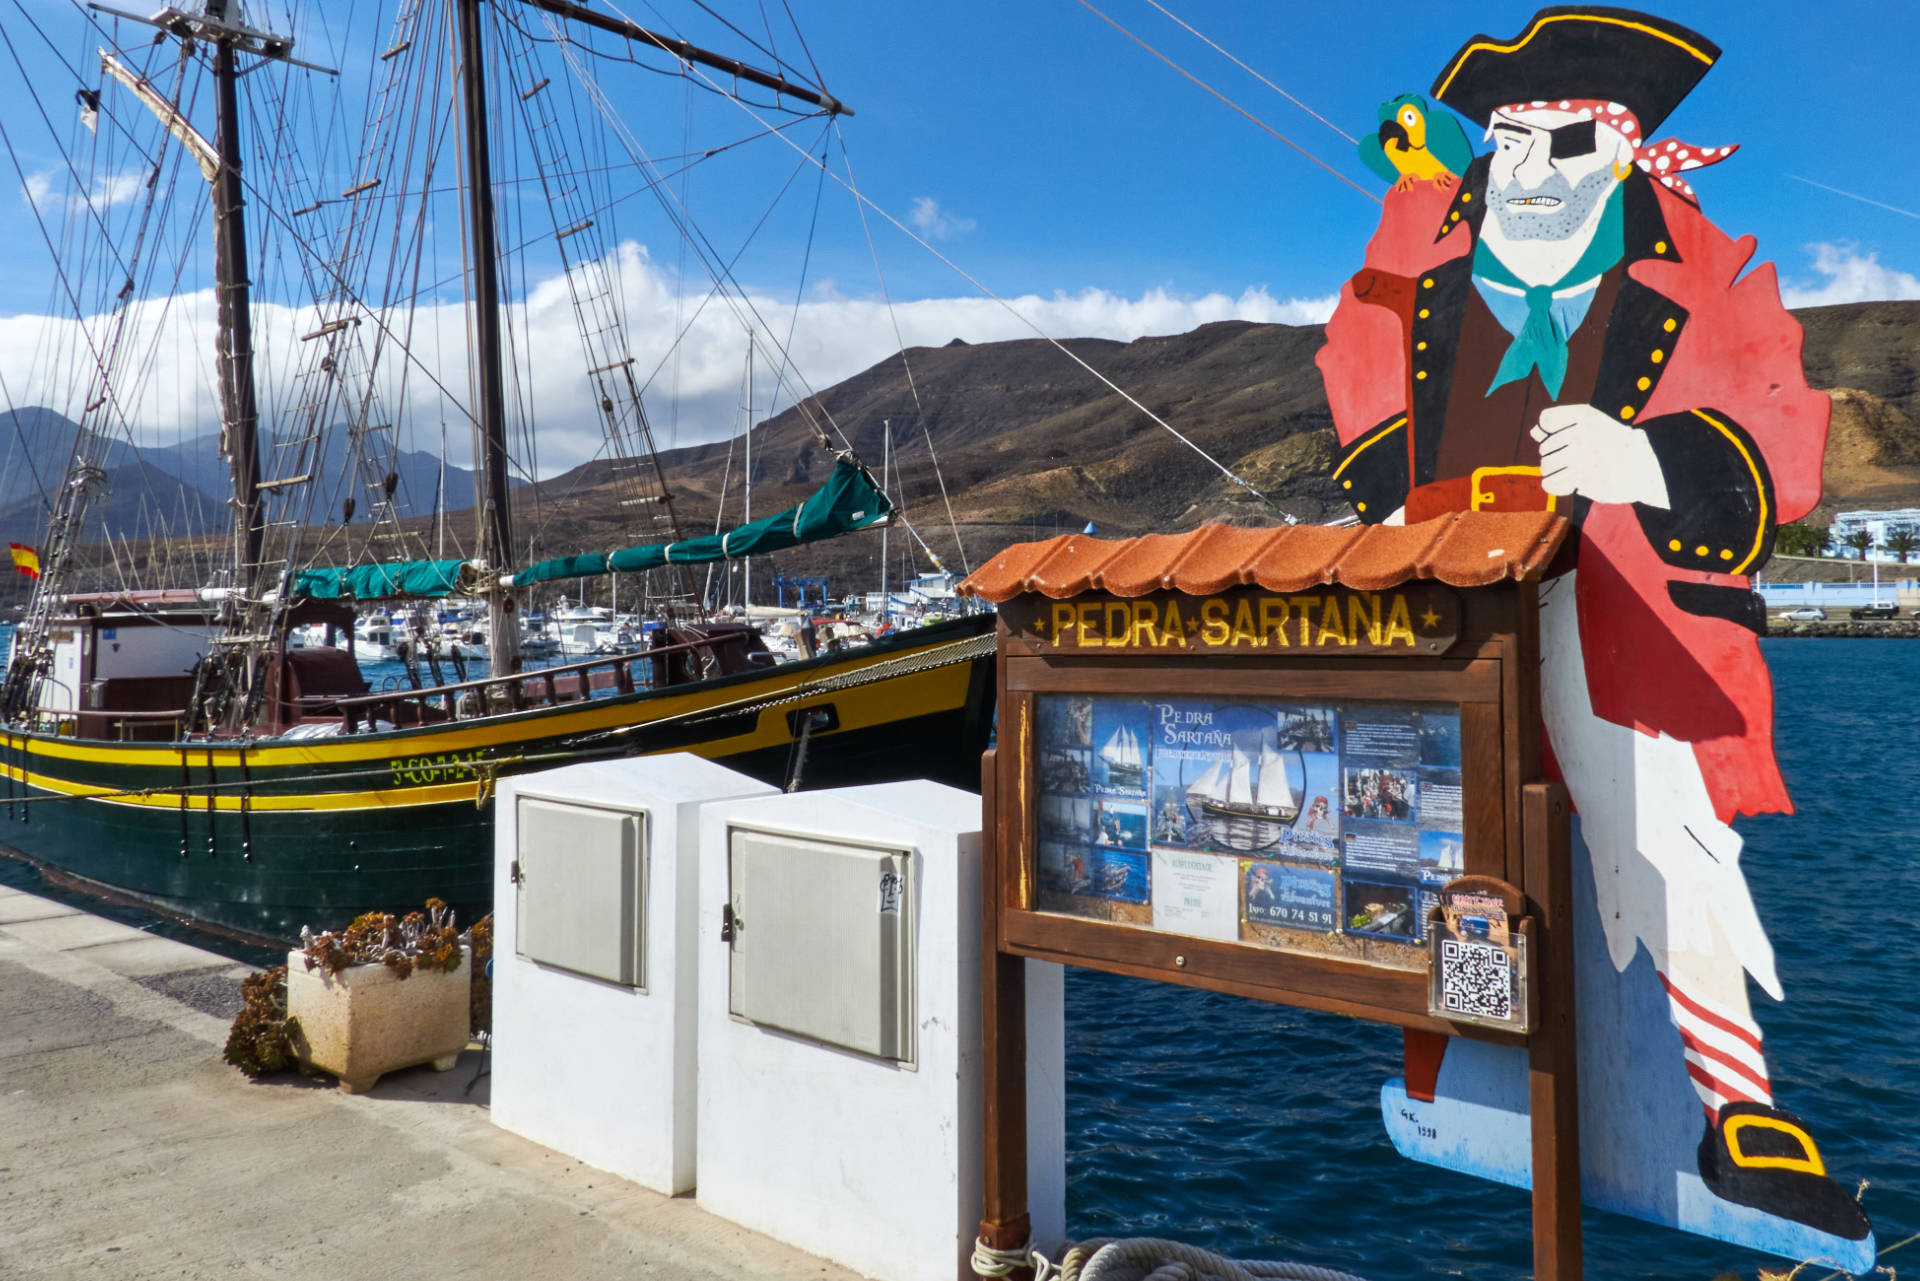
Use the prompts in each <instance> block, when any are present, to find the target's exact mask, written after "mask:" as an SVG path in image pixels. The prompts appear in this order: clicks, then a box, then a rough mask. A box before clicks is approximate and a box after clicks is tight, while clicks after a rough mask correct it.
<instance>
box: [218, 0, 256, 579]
mask: <svg viewBox="0 0 1920 1281" xmlns="http://www.w3.org/2000/svg"><path fill="white" fill-rule="evenodd" d="M226 10H227V0H208V4H207V16H208V17H209V18H212V19H214V20H215V21H225V20H226V18H227V12H226ZM213 81H214V89H215V93H214V104H215V105H214V118H215V126H214V149H215V150H216V151H217V152H218V153H219V156H220V175H219V177H218V178H217V179H215V181H214V184H213V247H214V254H213V270H214V284H215V288H214V296H215V298H216V300H217V303H218V316H219V322H220V350H219V369H220V412H221V417H222V419H223V420H224V421H223V423H222V428H223V430H222V431H221V437H222V439H221V442H220V443H221V446H222V449H221V452H222V453H224V454H226V456H227V461H228V466H229V468H230V471H231V475H232V480H233V581H234V586H235V587H237V588H239V589H241V590H242V591H251V590H252V588H253V586H254V581H253V580H254V576H255V574H256V573H257V572H258V571H259V568H260V554H261V545H262V543H263V541H264V538H265V534H266V527H265V525H264V523H263V520H262V513H261V504H260V435H259V428H260V410H259V405H258V402H257V401H256V400H255V398H254V388H253V305H252V304H253V297H252V286H253V282H252V280H251V279H250V278H249V276H248V273H247V220H246V196H245V193H244V191H243V189H242V187H241V184H240V108H239V103H238V95H237V92H236V86H237V84H238V81H239V75H238V73H237V71H236V69H235V67H234V60H233V41H232V40H231V39H224V40H219V41H216V42H215V44H214V47H213Z"/></svg>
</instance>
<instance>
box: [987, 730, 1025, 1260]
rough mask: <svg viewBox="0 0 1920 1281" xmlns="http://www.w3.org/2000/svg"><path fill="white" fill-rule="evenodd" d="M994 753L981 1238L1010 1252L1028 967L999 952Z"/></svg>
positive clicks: (1017, 1225) (1021, 1172)
mask: <svg viewBox="0 0 1920 1281" xmlns="http://www.w3.org/2000/svg"><path fill="white" fill-rule="evenodd" d="M1003 705H1004V704H1003ZM999 751H1000V749H998V748H994V749H992V750H990V751H988V752H987V753H986V755H985V756H984V757H983V758H982V760H981V764H980V784H981V790H980V797H981V802H982V814H981V818H982V820H983V822H982V824H981V827H982V830H984V831H985V832H986V833H987V837H988V841H987V844H986V847H985V848H984V849H982V850H981V851H980V907H981V911H980V931H981V934H980V1033H981V1066H982V1069H983V1070H982V1080H981V1089H982V1091H983V1093H984V1095H985V1098H984V1111H985V1119H986V1134H985V1149H984V1151H983V1152H982V1157H983V1175H984V1187H983V1192H984V1198H983V1204H982V1210H981V1214H982V1216H983V1217H982V1218H981V1220H980V1239H981V1240H982V1241H984V1242H986V1243H987V1244H988V1245H990V1246H992V1247H993V1248H994V1249H996V1250H1017V1249H1019V1248H1020V1247H1021V1246H1023V1245H1025V1244H1026V1243H1027V1241H1028V1239H1029V1238H1030V1237H1031V1236H1032V1235H1033V1224H1032V1219H1031V1218H1030V1217H1029V1215H1028V1212H1027V973H1026V969H1027V963H1026V961H1025V959H1023V958H1021V957H1018V956H1009V955H1008V954H1007V953H1005V952H1002V951H1001V950H1000V922H999V916H1000V913H999V906H1000V896H1001V892H1002V891H1001V886H1000V853H1001V850H1002V849H1003V848H1005V845H1004V842H1005V841H1006V840H1007V833H1006V832H1004V831H1002V830H1001V828H1000V823H1001V822H1002V821H1003V820H1006V821H1012V820H1013V819H1014V818H1015V817H1016V816H1015V815H1011V814H1003V813H1002V812H1001V809H1000V806H999V805H997V804H996V803H995V796H994V783H995V778H994V770H995V766H996V764H997V758H998V756H999ZM1015 1275H1016V1276H1021V1277H1024V1276H1028V1275H1030V1274H1029V1273H1027V1272H1025V1271H1022V1272H1018V1273H1016V1274H1015Z"/></svg>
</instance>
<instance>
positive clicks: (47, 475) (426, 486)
mask: <svg viewBox="0 0 1920 1281" xmlns="http://www.w3.org/2000/svg"><path fill="white" fill-rule="evenodd" d="M78 430H79V429H78V427H76V426H75V424H74V423H73V421H72V420H71V419H69V418H67V417H65V416H64V415H62V414H60V413H57V412H56V411H54V410H52V409H47V408H44V407H40V406H32V407H28V408H25V409H18V410H14V411H12V412H9V413H0V522H17V521H22V520H25V519H26V518H27V516H28V514H29V511H37V512H39V513H41V514H40V516H39V518H38V519H39V523H40V527H41V528H44V524H45V511H46V507H45V501H46V496H47V495H48V494H51V493H52V491H53V488H54V487H55V486H57V485H58V484H59V483H60V481H61V478H62V475H63V473H64V471H65V468H66V462H67V459H68V458H69V457H70V456H71V455H72V453H73V442H74V439H75V436H76V434H77V433H78ZM347 440H348V435H347V432H346V430H345V429H344V428H336V429H335V430H333V431H332V432H330V433H328V440H327V448H326V456H325V457H324V458H322V459H321V460H320V462H319V464H318V465H317V466H315V467H314V469H313V470H314V471H315V473H316V474H317V475H318V476H319V477H321V478H322V479H321V481H320V482H319V483H320V492H319V493H318V494H317V495H316V496H315V501H314V508H313V511H314V515H315V517H316V518H318V519H323V520H324V519H327V518H334V517H337V516H338V515H339V512H340V506H341V500H342V499H344V498H345V497H346V496H347V495H348V494H349V493H352V494H354V496H355V498H356V500H357V504H358V506H359V511H360V518H361V519H362V520H364V519H365V518H366V514H367V511H368V503H367V493H366V487H365V485H363V484H361V483H359V482H358V480H357V478H352V479H350V478H349V477H348V469H347V453H346V447H347ZM283 452H290V451H281V450H279V449H277V448H276V447H275V443H274V440H273V438H272V437H271V436H270V435H269V436H267V437H266V438H265V439H263V440H262V442H261V451H260V470H261V476H262V478H263V479H267V480H271V479H273V478H274V477H275V476H276V475H279V474H282V473H283V472H285V471H287V470H290V469H291V466H292V463H291V460H289V459H284V458H282V457H281V456H280V455H281V454H282V453H283ZM105 465H106V470H107V473H108V479H109V482H113V481H114V480H116V479H118V480H120V481H124V482H126V483H129V484H132V483H135V482H136V481H138V482H140V483H143V484H145V485H146V486H147V487H149V488H152V489H154V491H155V492H156V493H158V492H160V491H161V490H163V489H164V490H170V489H174V488H176V487H179V486H184V487H185V488H186V489H187V490H189V491H192V492H194V493H196V494H199V495H201V496H202V497H203V498H204V496H205V495H209V494H218V495H222V496H223V497H222V499H221V500H220V501H211V500H208V502H206V503H205V504H203V505H200V506H195V504H193V503H186V504H184V505H178V506H174V507H172V508H170V510H172V512H173V517H172V518H170V520H169V523H168V525H167V526H166V528H168V529H169V530H170V531H171V532H173V533H196V532H198V533H206V532H212V531H214V530H218V529H224V528H225V527H226V521H227V519H228V511H227V506H226V503H225V501H224V495H226V494H227V493H228V492H230V489H231V485H230V482H229V481H228V478H227V477H228V472H227V461H226V459H224V458H222V457H221V456H220V437H219V436H218V434H209V435H205V436H196V437H193V438H191V439H188V440H184V441H181V442H180V443H178V444H173V445H143V446H141V447H140V448H138V449H135V448H134V447H133V446H132V445H129V444H128V443H127V442H126V441H124V440H115V441H113V442H112V443H111V444H110V445H109V446H108V448H107V451H106V459H105ZM394 470H395V471H396V472H397V473H398V474H399V477H400V481H399V485H398V486H397V487H396V489H395V491H394V501H395V506H396V507H397V508H398V509H399V512H400V515H402V516H428V515H431V514H432V512H433V510H434V504H435V500H436V497H437V493H438V490H439V486H440V470H441V463H440V458H439V456H438V455H436V454H429V453H424V452H421V451H417V450H414V451H405V452H402V453H401V455H400V457H399V459H398V461H397V465H396V466H395V468H394ZM162 478H166V479H162ZM446 486H447V492H446V506H447V508H448V510H451V511H458V510H460V509H462V508H467V507H471V506H473V503H474V495H475V492H476V491H475V483H474V477H473V473H472V472H471V471H468V470H467V469H466V468H464V467H456V466H454V465H453V464H451V463H449V464H447V466H446ZM113 494H114V497H113V498H112V499H111V500H109V502H108V503H107V507H109V508H111V509H112V510H114V511H116V512H118V513H119V514H120V515H122V516H124V515H128V514H131V513H133V512H135V511H137V510H138V508H139V504H138V503H134V502H132V501H131V500H130V499H128V498H127V497H126V496H124V495H122V494H121V493H120V490H119V488H118V487H117V486H116V487H115V488H114V490H113ZM98 505H99V504H98V502H97V501H96V506H98ZM148 506H149V507H150V508H151V507H152V506H153V504H152V502H151V501H149V503H148ZM150 514H151V513H150ZM182 521H186V522H187V523H184V524H183V523H181V522H182ZM195 521H200V522H201V523H194V522H195ZM206 521H211V522H213V523H204V522H206ZM108 523H109V527H110V528H112V529H113V530H114V532H115V533H116V534H124V535H126V536H127V537H132V538H138V537H142V536H143V535H142V534H138V533H135V532H134V531H133V529H132V528H131V527H128V526H125V525H123V524H121V523H119V522H118V520H109V522H108ZM94 524H95V521H94V519H93V518H92V517H91V516H90V517H89V520H88V525H89V528H90V529H91V528H92V527H93V526H94ZM11 527H13V526H12V524H9V528H11ZM39 536H40V535H39V532H38V531H37V530H36V531H35V532H33V533H32V535H31V538H28V539H20V540H19V541H23V542H25V541H31V540H32V539H37V538H38V537H39ZM90 536H91V535H90Z"/></svg>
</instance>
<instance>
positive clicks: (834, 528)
mask: <svg viewBox="0 0 1920 1281" xmlns="http://www.w3.org/2000/svg"><path fill="white" fill-rule="evenodd" d="M892 514H893V504H892V503H890V502H888V501H887V496H886V495H885V494H883V493H881V492H880V487H879V486H878V485H876V484H874V483H873V477H872V476H871V475H869V474H868V473H867V469H866V468H865V467H862V466H861V465H860V464H859V462H858V461H856V460H855V459H854V458H853V457H852V456H850V455H845V454H843V455H841V457H840V459H839V461H838V462H836V463H835V464H834V468H833V475H831V476H829V477H828V478H827V483H826V484H824V485H822V486H821V487H820V488H819V489H816V490H814V491H813V493H812V494H810V495H808V497H807V500H806V501H805V502H803V503H801V504H800V505H799V506H797V507H789V508H788V509H787V510H785V511H783V512H779V513H777V514H775V515H772V516H767V517H763V518H762V519H760V520H756V521H752V522H750V523H748V524H745V525H741V526H739V527H738V528H736V529H730V530H728V531H727V532H725V533H722V534H709V535H705V536H703V537H700V538H687V539H682V540H681V541H680V542H677V543H642V544H640V545H639V546H637V547H625V548H622V549H621V550H619V551H617V552H591V553H588V554H586V555H582V556H559V557H555V558H554V559H552V560H543V561H539V562H537V563H535V564H532V565H529V566H527V567H526V568H525V569H523V570H521V571H520V572H519V573H518V574H515V575H514V577H513V585H514V586H515V587H527V586H530V585H531V584H533V583H544V582H548V581H551V580H553V579H557V578H583V577H587V576H590V575H597V574H633V573H638V572H640V571H642V570H648V569H658V568H660V567H661V566H662V565H702V564H706V563H707V562H709V561H718V560H737V559H739V558H740V557H742V556H753V555H758V554H762V553H765V552H777V551H779V550H781V549H782V548H786V547H797V546H799V545H800V544H801V543H811V542H818V541H819V540H820V539H823V538H834V537H837V536H839V535H841V534H847V533H851V532H853V531H854V530H856V529H868V528H870V527H872V526H874V525H878V524H880V523H881V522H882V521H884V520H885V519H886V518H887V517H888V516H890V515H892ZM479 586H480V584H479V570H478V568H477V567H476V566H475V565H474V564H473V562H472V561H465V560H409V561H400V562H397V563H394V564H390V565H357V566H355V567H353V568H352V569H303V570H301V571H300V572H299V573H297V574H295V575H294V578H293V589H292V593H293V595H294V597H295V598H299V597H303V596H310V597H315V598H317V599H320V600H337V599H341V598H348V599H352V600H385V599H390V598H392V597H398V596H429V597H430V596H450V595H452V594H453V593H455V592H461V593H472V592H474V591H477V590H478V589H479Z"/></svg>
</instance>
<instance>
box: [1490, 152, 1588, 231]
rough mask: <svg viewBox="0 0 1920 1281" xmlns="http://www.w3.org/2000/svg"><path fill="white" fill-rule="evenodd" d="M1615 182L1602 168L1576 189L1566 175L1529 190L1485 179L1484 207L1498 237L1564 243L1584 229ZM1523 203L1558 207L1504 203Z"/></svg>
mask: <svg viewBox="0 0 1920 1281" xmlns="http://www.w3.org/2000/svg"><path fill="white" fill-rule="evenodd" d="M1618 181H1619V179H1617V178H1615V177H1614V176H1613V171H1612V170H1611V169H1609V168H1607V167H1606V166H1604V165H1603V166H1601V167H1600V168H1599V169H1596V170H1594V171H1593V172H1592V173H1590V174H1588V175H1587V176H1586V177H1584V178H1582V179H1581V180H1580V185H1579V186H1577V187H1576V186H1574V185H1573V184H1572V183H1570V182H1568V181H1567V179H1566V175H1564V174H1561V173H1557V172H1556V173H1553V174H1551V175H1549V176H1548V177H1547V180H1546V181H1545V182H1543V183H1541V184H1540V185H1539V186H1538V187H1535V188H1531V189H1529V188H1527V187H1526V186H1524V185H1522V184H1521V183H1519V182H1518V181H1515V182H1510V183H1508V184H1506V185H1505V186H1503V187H1496V186H1494V184H1493V181H1492V179H1488V182H1487V206H1488V208H1490V209H1492V210H1493V216H1494V219H1495V220H1496V221H1497V222H1498V223H1499V224H1500V234H1501V236H1502V237H1504V238H1505V239H1507V240H1510V241H1515V240H1565V239H1566V238H1567V237H1569V236H1571V235H1573V234H1574V233H1575V232H1576V231H1578V230H1579V229H1580V228H1581V227H1582V226H1583V225H1585V223H1586V221H1587V218H1588V217H1589V215H1591V214H1592V213H1593V211H1594V208H1595V206H1597V205H1598V204H1599V203H1600V202H1601V201H1602V200H1604V199H1606V197H1607V194H1608V193H1609V192H1611V191H1612V190H1613V187H1614V184H1615V183H1617V182H1618ZM1526 199H1553V200H1558V201H1559V202H1560V203H1559V204H1558V205H1557V206H1554V207H1553V208H1551V209H1545V210H1543V209H1540V208H1539V207H1538V206H1524V205H1523V206H1514V205H1510V204H1508V203H1507V202H1508V201H1509V200H1526Z"/></svg>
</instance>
